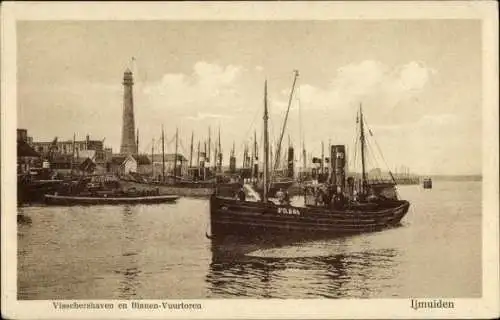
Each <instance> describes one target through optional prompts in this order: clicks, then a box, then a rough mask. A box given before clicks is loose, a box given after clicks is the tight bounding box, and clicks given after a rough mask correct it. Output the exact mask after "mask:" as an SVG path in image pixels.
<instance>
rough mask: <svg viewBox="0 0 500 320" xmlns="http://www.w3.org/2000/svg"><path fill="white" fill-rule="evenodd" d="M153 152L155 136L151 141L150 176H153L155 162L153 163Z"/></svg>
mask: <svg viewBox="0 0 500 320" xmlns="http://www.w3.org/2000/svg"><path fill="white" fill-rule="evenodd" d="M154 152H155V138H153V140H152V141H151V178H152V179H154V178H155V163H154Z"/></svg>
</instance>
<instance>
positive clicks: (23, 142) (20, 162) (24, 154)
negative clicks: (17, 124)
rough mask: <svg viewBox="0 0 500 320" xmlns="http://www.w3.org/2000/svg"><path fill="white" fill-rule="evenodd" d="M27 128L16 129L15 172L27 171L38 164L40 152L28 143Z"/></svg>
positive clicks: (22, 172)
mask: <svg viewBox="0 0 500 320" xmlns="http://www.w3.org/2000/svg"><path fill="white" fill-rule="evenodd" d="M28 141H29V139H28V130H26V129H17V173H19V174H24V173H28V172H29V171H30V169H32V168H35V167H39V166H40V154H39V153H38V152H36V151H35V149H33V148H32V147H31V146H30V145H29V143H28Z"/></svg>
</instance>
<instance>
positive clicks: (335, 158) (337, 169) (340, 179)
mask: <svg viewBox="0 0 500 320" xmlns="http://www.w3.org/2000/svg"><path fill="white" fill-rule="evenodd" d="M330 155H331V156H330V159H331V161H330V165H331V181H330V182H331V184H332V185H333V186H336V187H339V188H340V190H341V191H342V192H343V191H344V190H345V159H346V156H345V145H334V146H332V147H331V150H330Z"/></svg>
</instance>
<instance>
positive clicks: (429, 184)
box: [423, 178, 432, 189]
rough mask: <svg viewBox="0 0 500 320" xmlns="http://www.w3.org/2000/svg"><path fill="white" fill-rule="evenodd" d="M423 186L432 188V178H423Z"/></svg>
mask: <svg viewBox="0 0 500 320" xmlns="http://www.w3.org/2000/svg"><path fill="white" fill-rule="evenodd" d="M423 186H424V189H432V179H431V178H425V179H424V181H423Z"/></svg>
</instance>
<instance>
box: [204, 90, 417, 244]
mask: <svg viewBox="0 0 500 320" xmlns="http://www.w3.org/2000/svg"><path fill="white" fill-rule="evenodd" d="M359 117H360V119H359V121H360V123H361V125H360V142H361V144H360V145H361V158H362V177H361V181H359V183H355V181H354V179H353V178H347V179H346V175H345V159H346V155H345V146H343V145H336V146H332V147H331V149H330V155H331V158H330V159H332V160H331V161H330V166H331V168H330V172H331V174H330V178H329V180H328V182H327V183H326V184H325V186H324V187H323V188H317V189H316V190H315V191H313V193H308V192H306V193H305V195H304V200H305V201H304V204H305V205H304V206H303V207H298V206H293V205H290V204H289V202H288V201H282V199H281V200H280V201H279V202H275V201H273V199H271V198H270V197H269V196H268V195H269V180H270V174H269V138H268V109H267V81H266V83H265V87H264V117H263V120H264V174H263V178H264V179H263V180H264V186H265V187H264V188H263V192H262V196H261V200H260V201H253V202H252V201H245V199H241V198H240V199H239V200H235V199H231V198H226V197H222V196H220V195H212V197H211V198H210V222H211V233H212V237H215V238H219V237H224V236H227V235H246V236H252V237H258V236H260V235H262V234H266V235H270V234H271V235H272V234H276V235H278V234H283V233H284V234H291V233H305V234H310V235H317V234H319V233H324V234H327V235H331V236H334V235H339V234H352V233H361V232H371V231H379V230H382V229H385V228H388V227H392V226H396V225H398V224H399V223H400V221H401V219H402V218H403V217H404V216H405V214H406V213H407V212H408V208H409V206H410V203H409V202H408V201H406V200H400V199H398V196H397V192H396V190H395V182H394V181H392V182H390V183H387V182H384V183H379V184H377V185H375V184H374V185H371V184H370V183H369V181H368V180H367V176H366V171H365V160H364V148H365V136H364V128H363V114H362V110H361V107H360V113H359ZM243 198H244V197H243Z"/></svg>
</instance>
